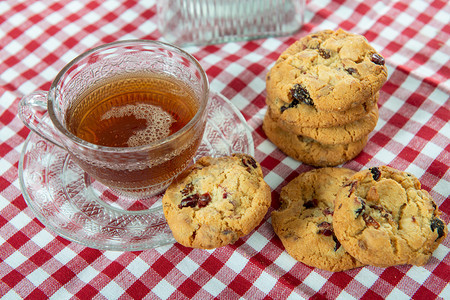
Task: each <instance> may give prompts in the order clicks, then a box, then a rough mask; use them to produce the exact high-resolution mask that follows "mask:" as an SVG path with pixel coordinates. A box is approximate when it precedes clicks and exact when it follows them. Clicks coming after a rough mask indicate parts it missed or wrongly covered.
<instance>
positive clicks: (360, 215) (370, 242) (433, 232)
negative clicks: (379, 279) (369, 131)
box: [333, 166, 448, 267]
mask: <svg viewBox="0 0 450 300" xmlns="http://www.w3.org/2000/svg"><path fill="white" fill-rule="evenodd" d="M440 214H441V212H440V211H439V209H438V208H437V206H436V204H435V203H434V201H433V199H432V198H431V196H430V195H429V194H428V193H427V192H426V191H425V190H422V189H421V185H420V182H419V180H418V179H417V178H416V177H414V176H413V175H411V174H409V173H406V172H401V171H399V170H396V169H393V168H390V167H387V166H381V167H374V168H370V169H367V170H363V171H360V172H358V173H356V174H354V175H353V176H352V177H351V178H350V179H349V181H348V183H347V184H346V185H345V186H344V187H343V188H342V189H341V190H340V191H339V193H338V195H337V197H336V202H335V211H334V215H333V228H334V232H335V234H336V237H337V238H338V240H339V241H340V242H341V244H342V246H343V247H344V248H345V250H347V252H349V253H350V254H351V255H352V256H354V257H355V258H356V259H358V260H359V261H361V262H363V263H365V264H370V265H374V266H378V267H388V266H393V265H400V264H413V265H419V266H420V265H424V264H426V262H427V261H428V259H429V258H430V256H431V255H432V253H433V251H434V250H435V249H436V248H437V247H438V245H439V243H441V242H442V241H443V240H444V238H445V237H446V235H447V231H448V230H447V225H446V224H445V223H444V222H443V221H442V219H440V218H439V215H440Z"/></svg>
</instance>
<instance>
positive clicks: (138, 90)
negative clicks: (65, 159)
mask: <svg viewBox="0 0 450 300" xmlns="http://www.w3.org/2000/svg"><path fill="white" fill-rule="evenodd" d="M197 106H198V100H197V99H196V97H195V94H194V93H193V91H191V90H190V88H189V87H188V86H187V85H186V84H185V83H184V82H178V81H177V80H176V79H175V78H171V77H163V76H148V75H147V76H145V75H141V76H139V75H135V76H133V77H124V78H121V77H119V78H112V79H110V80H108V81H107V82H106V83H104V84H102V85H100V86H99V87H97V88H95V89H92V90H90V91H88V92H86V93H84V94H83V95H82V96H81V97H80V100H79V101H77V102H76V103H75V104H74V105H73V107H71V108H70V109H69V110H68V112H67V113H66V124H67V128H68V130H69V131H70V132H72V133H73V134H75V135H76V136H77V137H79V138H81V139H83V140H85V141H87V142H90V143H93V144H97V145H101V146H108V147H136V146H142V145H146V144H149V143H152V142H155V141H157V140H160V139H163V138H165V137H167V136H169V135H171V134H173V133H175V132H177V131H178V130H180V129H181V128H183V127H184V126H185V125H186V124H187V123H188V122H189V121H190V120H191V119H192V118H193V117H194V115H195V113H196V112H197Z"/></svg>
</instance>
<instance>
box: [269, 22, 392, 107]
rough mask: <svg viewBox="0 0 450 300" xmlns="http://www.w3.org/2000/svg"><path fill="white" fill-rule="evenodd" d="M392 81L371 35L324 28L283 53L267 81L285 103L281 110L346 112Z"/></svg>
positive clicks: (272, 94) (272, 93)
mask: <svg viewBox="0 0 450 300" xmlns="http://www.w3.org/2000/svg"><path fill="white" fill-rule="evenodd" d="M386 79H387V68H386V66H385V61H384V58H383V57H382V56H381V55H380V54H379V53H377V51H376V50H375V49H374V48H373V47H372V46H371V45H370V44H369V43H368V41H367V40H366V38H365V37H363V36H361V35H357V34H352V33H349V32H346V31H344V30H342V29H339V30H337V31H332V30H323V31H320V32H317V33H313V34H310V35H307V36H305V37H303V38H301V39H300V40H299V41H297V42H295V43H294V44H292V45H291V46H290V47H289V48H288V49H287V50H286V51H285V52H283V53H282V54H281V56H280V57H279V58H278V60H277V62H276V63H275V65H274V66H273V67H272V68H271V70H270V71H269V73H268V74H267V77H266V87H267V97H268V98H269V99H278V100H279V101H282V102H283V103H284V104H283V105H281V108H280V109H281V110H289V109H297V107H299V106H303V105H309V106H313V107H315V108H316V109H318V110H321V111H345V110H348V109H350V108H352V107H354V106H358V105H361V104H362V103H364V102H365V101H367V99H370V98H371V97H372V96H373V95H375V94H376V93H377V92H378V91H379V90H380V89H381V87H382V86H383V84H384V83H385V81H386Z"/></svg>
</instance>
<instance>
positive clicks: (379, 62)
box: [370, 53, 384, 66]
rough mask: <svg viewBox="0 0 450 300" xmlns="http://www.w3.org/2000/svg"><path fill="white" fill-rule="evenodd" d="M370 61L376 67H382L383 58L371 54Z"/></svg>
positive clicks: (376, 54)
mask: <svg viewBox="0 0 450 300" xmlns="http://www.w3.org/2000/svg"><path fill="white" fill-rule="evenodd" d="M370 60H371V61H372V62H373V63H374V64H377V65H380V66H383V65H384V58H383V57H382V56H381V55H380V54H378V53H374V54H372V56H371V57H370Z"/></svg>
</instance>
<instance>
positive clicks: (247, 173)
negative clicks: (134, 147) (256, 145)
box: [162, 154, 271, 249]
mask: <svg viewBox="0 0 450 300" xmlns="http://www.w3.org/2000/svg"><path fill="white" fill-rule="evenodd" d="M162 202H163V210H164V215H165V217H166V219H167V223H168V225H169V227H170V229H171V230H172V233H173V236H174V237H175V239H176V240H177V242H179V243H180V244H182V245H184V246H187V247H193V248H203V249H212V248H216V247H221V246H225V245H228V244H232V243H234V242H236V241H237V240H238V239H239V238H240V237H242V236H244V235H247V234H249V233H250V232H251V231H252V230H253V229H254V228H255V227H256V226H257V225H258V224H259V223H261V221H262V219H263V218H264V216H265V214H266V213H267V210H268V208H269V206H270V204H271V191H270V187H269V186H268V185H267V183H266V182H265V181H264V178H263V173H262V170H261V166H260V165H259V163H258V162H256V160H255V159H254V158H253V157H251V156H249V155H246V154H233V155H232V156H227V157H219V158H213V157H202V158H200V159H199V160H198V161H197V162H196V163H195V164H194V165H193V166H192V167H190V168H189V169H188V170H187V171H186V172H185V173H184V174H183V175H182V176H180V178H178V179H177V180H175V181H174V182H173V183H172V184H171V185H170V186H169V188H168V189H167V191H166V192H165V194H164V196H163V200H162Z"/></svg>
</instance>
